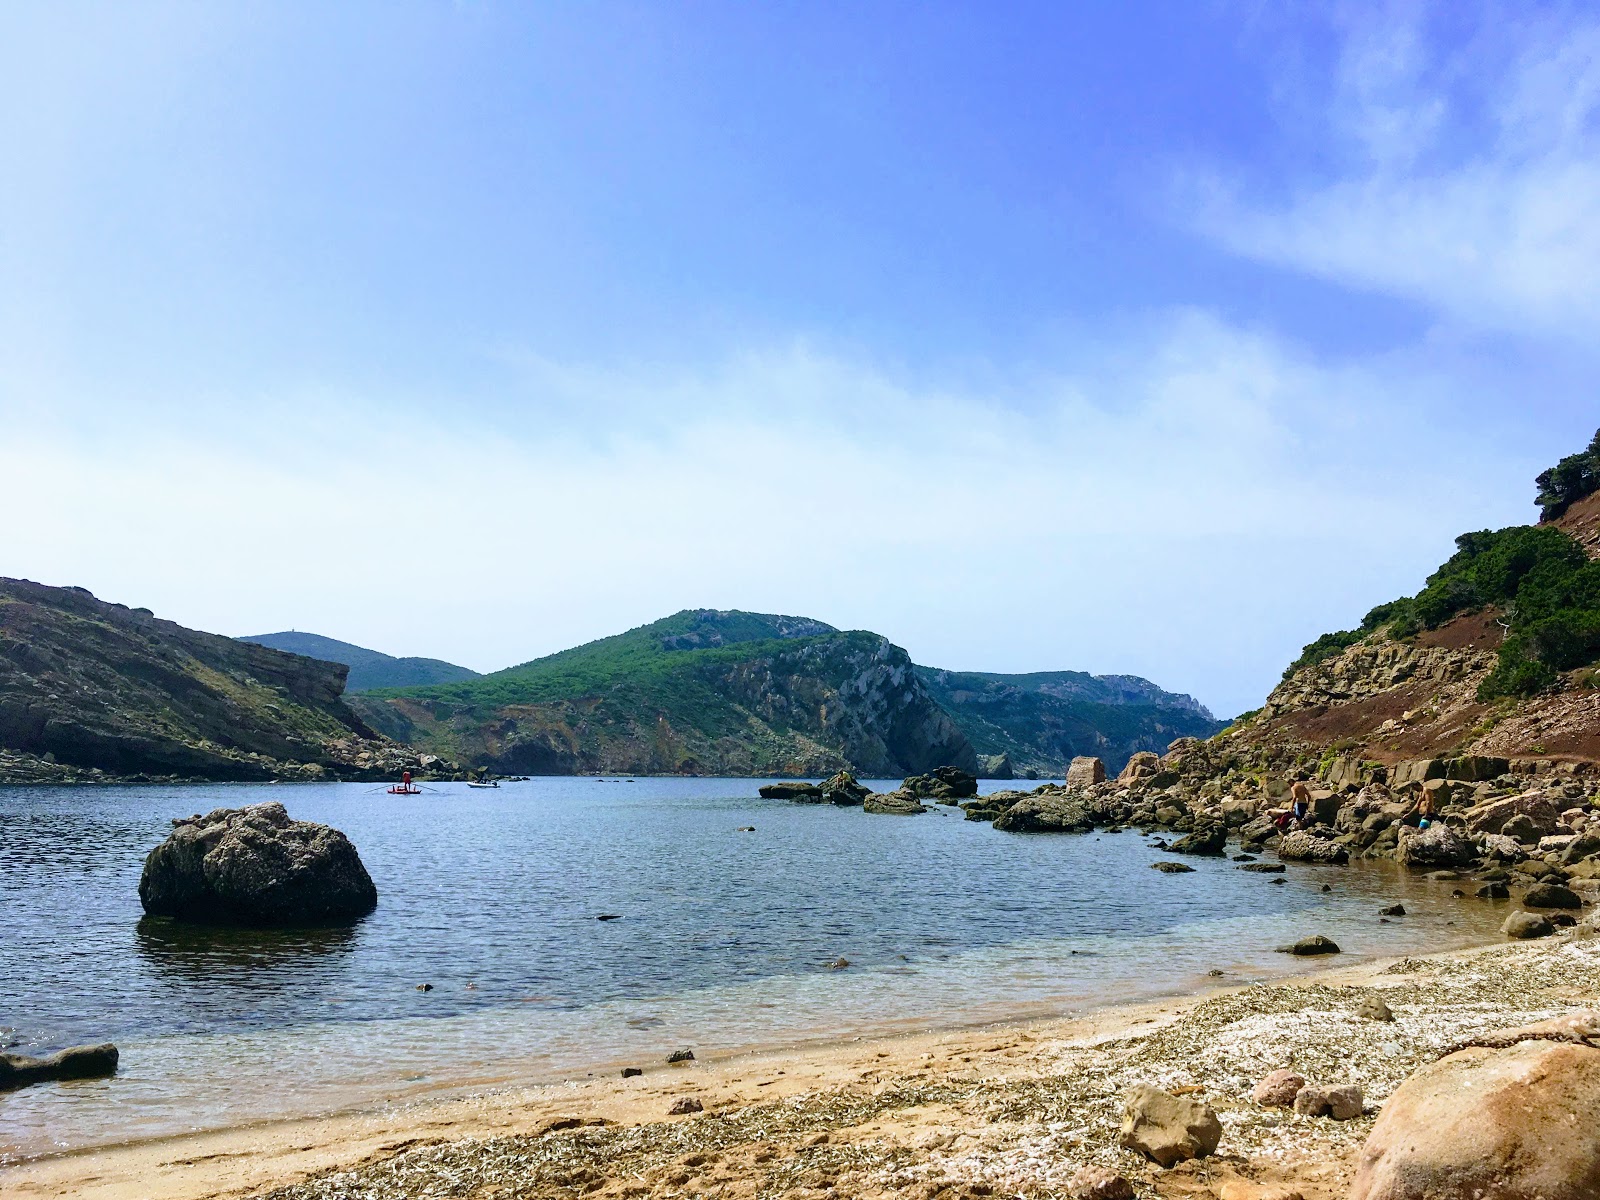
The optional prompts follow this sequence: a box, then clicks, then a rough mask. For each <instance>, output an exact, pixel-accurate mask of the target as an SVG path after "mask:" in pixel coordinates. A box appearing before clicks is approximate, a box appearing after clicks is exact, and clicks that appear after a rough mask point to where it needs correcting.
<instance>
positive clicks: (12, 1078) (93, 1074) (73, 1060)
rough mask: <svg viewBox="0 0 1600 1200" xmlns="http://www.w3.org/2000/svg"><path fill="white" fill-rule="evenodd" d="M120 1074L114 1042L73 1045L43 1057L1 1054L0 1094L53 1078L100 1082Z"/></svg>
mask: <svg viewBox="0 0 1600 1200" xmlns="http://www.w3.org/2000/svg"><path fill="white" fill-rule="evenodd" d="M116 1073H117V1048H116V1047H115V1046H113V1045H112V1044H111V1043H110V1042H102V1043H100V1044H99V1045H98V1046H69V1047H68V1048H67V1049H65V1050H57V1051H56V1052H55V1053H54V1054H47V1055H45V1056H44V1057H42V1058H34V1057H32V1056H31V1055H27V1054H10V1053H5V1052H0V1091H3V1090H6V1089H8V1088H19V1087H24V1086H26V1085H27V1084H30V1083H44V1082H46V1081H47V1080H51V1079H97V1078H99V1077H100V1076H102V1075H115V1074H116Z"/></svg>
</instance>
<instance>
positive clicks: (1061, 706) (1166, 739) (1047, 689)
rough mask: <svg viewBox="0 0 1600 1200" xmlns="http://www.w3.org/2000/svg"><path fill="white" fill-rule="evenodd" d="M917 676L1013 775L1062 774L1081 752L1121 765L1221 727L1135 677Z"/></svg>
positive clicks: (1191, 703) (1195, 706)
mask: <svg viewBox="0 0 1600 1200" xmlns="http://www.w3.org/2000/svg"><path fill="white" fill-rule="evenodd" d="M917 673H918V675H919V676H920V677H921V678H922V681H923V683H924V685H925V686H926V687H927V688H928V691H929V692H930V693H931V694H932V695H933V698H934V699H935V700H937V701H938V702H939V704H940V706H941V707H942V708H944V710H945V711H946V712H948V713H949V714H950V715H951V717H952V718H953V719H954V720H955V722H956V724H957V725H958V726H960V728H961V731H962V732H963V733H965V734H966V735H967V738H968V740H969V741H971V742H972V744H973V746H974V748H975V749H976V750H977V752H978V754H979V755H980V756H983V757H985V758H990V759H993V758H998V757H1001V756H1004V758H1005V759H1006V760H1007V762H1008V764H1009V767H1010V769H1011V771H1012V772H1013V773H1015V774H1017V775H1022V774H1025V773H1028V772H1032V773H1033V774H1035V775H1038V776H1043V777H1051V776H1063V775H1065V774H1066V771H1067V766H1068V764H1069V763H1071V761H1072V760H1073V759H1074V758H1076V757H1078V756H1080V755H1092V756H1094V757H1096V758H1100V759H1103V760H1105V762H1106V764H1107V765H1108V766H1109V767H1110V769H1111V770H1112V771H1113V772H1116V771H1120V770H1121V769H1122V767H1123V764H1124V763H1126V762H1127V761H1128V759H1129V757H1131V756H1132V755H1134V754H1136V753H1138V752H1139V751H1141V750H1155V751H1161V750H1165V749H1166V748H1167V746H1168V744H1170V743H1171V742H1172V741H1174V740H1175V739H1177V738H1182V737H1202V738H1203V737H1210V736H1211V735H1212V734H1213V733H1216V732H1217V731H1218V730H1219V729H1221V728H1222V727H1223V725H1224V724H1225V722H1222V721H1218V720H1217V719H1216V718H1214V717H1213V716H1212V715H1211V713H1210V712H1209V711H1208V710H1207V709H1206V707H1205V706H1204V705H1202V704H1201V703H1200V702H1199V701H1198V700H1195V699H1194V698H1193V697H1192V696H1183V695H1177V694H1175V693H1172V692H1165V691H1162V690H1161V689H1160V688H1158V687H1157V686H1156V685H1155V684H1153V683H1151V682H1150V681H1149V680H1147V679H1140V678H1138V677H1137V676H1133V675H1088V674H1085V673H1084V672H1081V671H1039V672H1033V673H1030V674H1024V675H1000V674H992V673H986V672H981V671H942V670H937V669H935V668H932V667H918V668H917Z"/></svg>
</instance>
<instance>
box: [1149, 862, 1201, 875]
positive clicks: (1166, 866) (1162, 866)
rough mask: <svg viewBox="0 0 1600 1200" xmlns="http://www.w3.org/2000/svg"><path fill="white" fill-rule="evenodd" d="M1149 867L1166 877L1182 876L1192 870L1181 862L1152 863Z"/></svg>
mask: <svg viewBox="0 0 1600 1200" xmlns="http://www.w3.org/2000/svg"><path fill="white" fill-rule="evenodd" d="M1150 865H1151V867H1153V868H1154V869H1155V870H1157V871H1161V872H1163V873H1164V874H1167V875H1183V874H1186V873H1188V872H1190V871H1193V870H1194V868H1193V867H1191V866H1188V865H1187V864H1185V863H1181V862H1153V863H1151V864H1150Z"/></svg>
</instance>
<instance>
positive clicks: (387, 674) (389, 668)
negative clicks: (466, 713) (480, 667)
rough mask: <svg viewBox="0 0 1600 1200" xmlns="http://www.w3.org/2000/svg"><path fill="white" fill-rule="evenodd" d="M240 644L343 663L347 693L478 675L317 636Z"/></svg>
mask: <svg viewBox="0 0 1600 1200" xmlns="http://www.w3.org/2000/svg"><path fill="white" fill-rule="evenodd" d="M239 641H241V642H254V643H255V644H256V645H258V646H269V647H271V648H272V649H274V650H285V651H288V652H289V653H290V654H301V655H304V656H305V657H306V658H319V659H321V660H322V661H323V662H334V663H343V664H344V665H345V666H347V667H349V668H350V677H349V679H348V681H347V682H346V684H345V691H347V692H370V691H372V690H373V689H374V688H395V687H427V686H429V685H431V684H436V683H455V682H456V681H458V680H461V679H476V678H478V672H476V671H472V670H468V669H467V668H466V667H458V666H456V664H455V663H447V662H444V661H443V660H441V659H437V658H395V657H394V656H393V655H389V654H383V653H380V652H379V651H377V650H368V649H367V648H366V647H364V646H356V645H352V644H351V643H349V642H341V641H339V640H338V639H337V638H331V637H323V636H322V635H321V634H320V633H299V632H295V631H292V630H291V631H287V632H283V633H258V634H255V635H253V636H251V637H242V638H240V639H239Z"/></svg>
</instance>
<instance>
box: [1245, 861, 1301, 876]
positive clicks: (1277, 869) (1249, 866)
mask: <svg viewBox="0 0 1600 1200" xmlns="http://www.w3.org/2000/svg"><path fill="white" fill-rule="evenodd" d="M1234 870H1235V871H1254V872H1255V873H1256V874H1258V875H1282V874H1283V873H1284V872H1285V871H1286V870H1288V868H1287V867H1285V866H1284V865H1283V864H1282V863H1264V862H1248V863H1245V864H1244V865H1243V866H1241V867H1235V868H1234Z"/></svg>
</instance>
